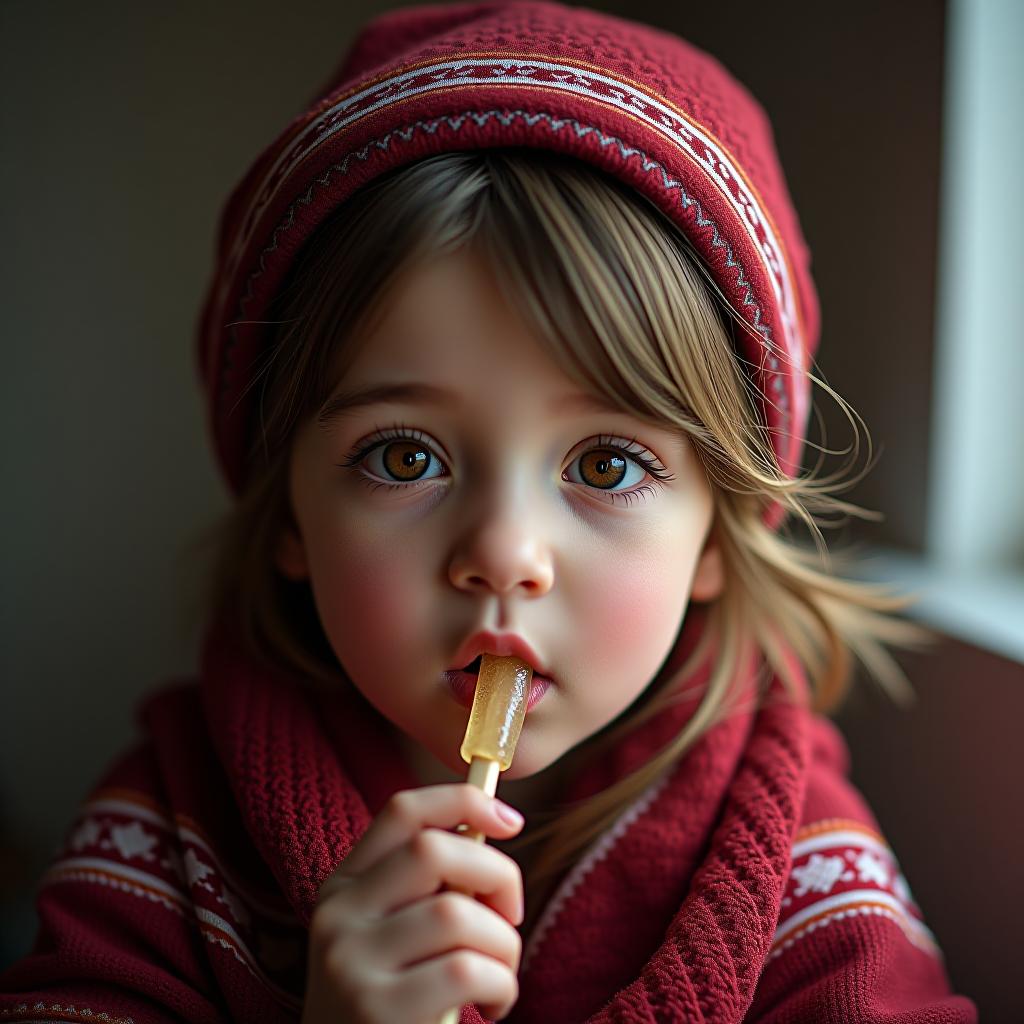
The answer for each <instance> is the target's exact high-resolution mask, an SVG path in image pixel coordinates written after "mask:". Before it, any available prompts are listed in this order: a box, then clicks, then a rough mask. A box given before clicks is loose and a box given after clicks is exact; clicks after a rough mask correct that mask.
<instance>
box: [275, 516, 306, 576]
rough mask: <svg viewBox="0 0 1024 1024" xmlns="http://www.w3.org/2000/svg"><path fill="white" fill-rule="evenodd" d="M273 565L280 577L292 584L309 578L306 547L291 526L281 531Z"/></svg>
mask: <svg viewBox="0 0 1024 1024" xmlns="http://www.w3.org/2000/svg"><path fill="white" fill-rule="evenodd" d="M274 563H275V564H276V566H277V568H278V569H279V570H280V572H281V573H282V575H284V576H285V577H287V578H288V579H290V580H291V581H292V582H293V583H297V582H299V581H300V580H305V579H308V578H309V562H308V560H307V559H306V546H305V544H303V542H302V538H301V537H300V536H299V533H298V530H296V529H295V527H293V526H286V527H285V528H284V529H283V530H282V531H281V536H280V537H279V538H278V541H277V550H276V551H275V552H274Z"/></svg>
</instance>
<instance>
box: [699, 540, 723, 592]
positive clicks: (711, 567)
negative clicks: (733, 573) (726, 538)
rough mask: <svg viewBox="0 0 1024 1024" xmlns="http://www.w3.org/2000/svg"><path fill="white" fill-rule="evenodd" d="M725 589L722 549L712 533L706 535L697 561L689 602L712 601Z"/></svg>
mask: <svg viewBox="0 0 1024 1024" xmlns="http://www.w3.org/2000/svg"><path fill="white" fill-rule="evenodd" d="M724 589H725V568H724V566H723V565H722V549H721V548H720V547H719V546H718V542H717V541H716V539H715V535H714V533H711V534H709V535H708V539H707V540H706V541H705V542H704V550H703V551H702V552H701V555H700V558H699V559H698V561H697V568H696V570H695V571H694V574H693V584H692V585H691V587H690V600H691V601H698V602H704V601H714V600H715V598H716V597H718V596H719V595H720V594H721V593H722V591H723V590H724Z"/></svg>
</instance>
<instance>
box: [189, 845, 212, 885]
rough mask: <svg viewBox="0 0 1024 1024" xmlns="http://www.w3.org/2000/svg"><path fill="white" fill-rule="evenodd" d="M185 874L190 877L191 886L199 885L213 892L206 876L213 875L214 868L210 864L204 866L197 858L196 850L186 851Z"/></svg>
mask: <svg viewBox="0 0 1024 1024" xmlns="http://www.w3.org/2000/svg"><path fill="white" fill-rule="evenodd" d="M185 874H186V875H187V876H188V884H189V885H199V886H202V887H203V888H204V889H210V890H211V892H212V886H211V885H210V883H209V882H207V881H206V876H207V875H212V874H213V868H211V867H210V865H209V864H204V863H203V862H202V861H201V860H200V859H199V858H198V857H197V856H196V854H195V850H186V851H185Z"/></svg>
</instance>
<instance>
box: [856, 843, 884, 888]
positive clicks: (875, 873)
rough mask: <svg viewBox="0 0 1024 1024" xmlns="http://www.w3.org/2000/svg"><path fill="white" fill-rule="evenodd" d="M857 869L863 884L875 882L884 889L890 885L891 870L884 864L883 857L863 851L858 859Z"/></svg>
mask: <svg viewBox="0 0 1024 1024" xmlns="http://www.w3.org/2000/svg"><path fill="white" fill-rule="evenodd" d="M856 867H857V874H858V875H859V876H860V880H861V881H862V882H874V883H875V884H876V885H880V886H883V887H884V886H886V885H888V884H889V870H888V868H886V866H885V864H884V863H883V862H882V859H881V857H876V856H875V855H874V854H873V853H869V852H868V851H867V850H862V851H861V854H860V856H859V857H858V858H857V861H856Z"/></svg>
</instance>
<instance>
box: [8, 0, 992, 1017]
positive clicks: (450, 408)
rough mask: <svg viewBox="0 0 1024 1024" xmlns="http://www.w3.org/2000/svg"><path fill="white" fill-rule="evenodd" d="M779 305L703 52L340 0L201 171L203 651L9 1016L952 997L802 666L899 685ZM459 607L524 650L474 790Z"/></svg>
mask: <svg viewBox="0 0 1024 1024" xmlns="http://www.w3.org/2000/svg"><path fill="white" fill-rule="evenodd" d="M817 329H818V313H817V308H816V300H815V295H814V290H813V285H812V282H811V279H810V276H809V272H808V254H807V251H806V247H805V245H804V242H803V239H802V237H801V234H800V230H799V227H798V224H797V220H796V216H795V214H794V212H793V210H792V208H791V206H790V202H789V198H788V194H787V191H786V187H785V185H784V182H783V179H782V175H781V171H780V169H779V166H778V162H777V158H776V156H775V153H774V149H773V145H772V142H771V135H770V128H769V125H768V123H767V121H766V119H765V117H764V115H763V113H762V112H761V110H760V109H759V107H758V106H757V105H756V104H755V103H754V101H753V100H752V99H751V98H750V97H749V95H748V94H747V93H746V92H745V91H744V90H743V89H742V87H740V86H739V85H738V84H737V83H736V82H735V81H733V80H732V79H731V78H730V77H729V76H728V74H727V73H726V72H725V71H724V70H723V69H722V68H721V66H719V65H718V64H717V63H716V62H714V61H713V60H712V59H711V58H709V57H708V56H706V55H705V54H703V53H701V52H700V51H698V50H696V49H694V48H693V47H691V46H690V45H688V44H686V43H684V42H682V41H681V40H679V39H677V38H675V37H674V36H671V35H667V34H665V33H661V32H656V31H653V30H651V29H648V28H645V27H642V26H639V25H636V24H632V23H629V22H626V21H623V20H619V19H616V18H612V17H609V16H606V15H602V14H596V13H593V12H590V11H586V10H583V9H578V8H566V7H561V6H559V5H556V4H550V3H533V2H526V3H515V4H507V3H501V2H496V3H487V4H480V5H473V6H463V5H445V6H433V7H420V8H415V9H410V10H402V11H398V12H392V13H390V14H388V15H386V16H384V17H381V18H378V19H377V20H376V21H374V22H373V23H372V24H371V25H370V26H369V27H368V28H367V29H366V30H365V31H364V32H363V34H362V35H361V36H360V37H359V39H358V41H357V42H356V44H355V46H354V49H353V51H352V52H351V54H350V55H349V56H348V58H347V59H346V61H345V63H344V64H343V66H342V67H341V69H340V70H339V72H338V73H337V74H336V75H335V76H334V77H333V78H332V80H331V81H330V83H329V84H328V86H327V87H326V88H325V89H324V90H323V92H322V94H321V95H320V96H319V97H318V98H317V99H316V100H315V102H314V103H313V104H312V105H311V107H310V109H309V110H308V111H307V112H305V113H304V114H302V115H301V116H300V117H298V118H297V119H296V120H295V121H294V122H293V123H292V124H291V125H290V126H289V127H288V128H287V129H286V130H285V132H284V133H283V134H282V135H281V136H280V137H279V138H278V139H277V140H276V141H275V142H274V143H273V144H271V145H270V146H269V147H268V148H267V149H266V150H265V151H264V152H263V153H262V154H261V156H260V157H259V159H258V160H257V161H256V164H255V165H254V167H253V168H252V169H251V171H250V172H249V173H248V175H247V176H246V177H245V179H244V181H243V182H242V183H241V184H240V186H239V187H238V188H237V189H236V191H235V192H234V194H233V195H232V197H231V199H230V201H229V203H228V205H227V208H226V210H225V213H224V217H223V222H222V230H221V235H220V244H219V252H218V262H217V267H216V273H215V277H214V281H213V283H212V286H211V289H210V293H209V297H208V300H207V305H206V309H205V314H204V317H203V321H202V326H201V365H202V374H203V381H204V385H205V388H206V391H207V394H208V396H209V410H210V422H211V428H212V434H213V437H214V441H215V446H216V451H217V454H218V457H219V459H220V462H221V465H222V467H223V469H224V472H225V474H226V476H227V479H228V480H229V481H230V483H231V485H232V487H233V488H234V490H235V491H236V493H237V495H238V503H237V506H236V508H235V509H234V511H233V513H232V515H231V518H230V522H229V523H228V524H227V525H226V528H225V530H224V532H223V535H222V537H223V539H222V544H221V547H220V549H219V550H220V557H219V564H218V571H217V575H216V579H215V581H214V585H213V587H212V598H211V616H210V625H209V628H208V630H207V632H206V635H205V640H204V648H203V656H202V665H201V670H200V673H199V677H198V678H197V679H194V680H185V681H180V682H178V683H175V684H173V685H171V686H168V687H166V688H164V689H162V690H161V691H160V692H158V693H156V694H155V695H153V696H152V697H150V698H149V699H148V700H147V701H146V702H145V703H144V704H143V706H142V708H141V711H140V724H141V727H142V729H143V737H142V739H141V740H140V742H139V743H138V744H137V745H136V746H135V747H134V748H133V749H131V750H130V751H128V752H127V753H126V754H125V755H124V756H123V757H121V758H120V759H119V760H118V761H116V762H115V764H114V765H113V766H112V767H111V769H110V771H109V772H108V774H107V775H106V776H105V777H104V778H103V779H102V781H101V782H100V784H99V785H98V786H97V788H96V789H95V791H94V792H93V793H92V795H91V797H90V798H89V800H88V801H87V802H86V804H85V805H84V806H83V808H82V811H81V815H80V817H79V819H78V820H77V821H76V822H75V824H74V826H73V827H72V828H71V829H70V830H69V833H68V839H67V843H66V847H65V848H64V850H63V851H62V852H61V853H60V855H59V856H58V857H57V859H56V860H55V862H54V863H53V865H52V866H51V868H50V869H49V871H48V872H47V874H46V876H45V877H44V879H43V881H42V884H41V887H40V891H39V895H38V912H39V917H40V923H41V928H40V932H39V935H38V938H37V941H36V944H35V946H34V947H33V949H32V952H31V954H30V955H29V956H27V957H26V958H25V959H24V960H23V961H22V962H20V963H19V964H16V965H15V966H14V967H13V968H11V969H10V970H9V971H8V972H7V973H6V975H5V976H4V977H3V979H2V980H0V990H2V991H3V992H5V993H8V994H7V995H5V996H3V997H0V1020H2V1021H58V1020H59V1021H83V1020H97V1019H98V1020H104V1021H122V1022H123V1021H134V1022H136V1024H141V1022H143V1021H147V1022H148V1021H154V1022H171V1021H182V1020H185V1021H189V1022H197V1024H199V1022H209V1024H213V1022H218V1024H219V1022H225V1021H245V1022H249V1024H252V1022H264V1021H266V1022H271V1021H295V1020H301V1021H303V1022H305V1024H327V1022H329V1021H358V1022H371V1021H373V1022H376V1021H389V1022H418V1021H423V1022H434V1021H437V1020H439V1019H441V1018H442V1017H443V1015H444V1014H445V1012H446V1011H448V1010H451V1009H454V1008H457V1007H462V1010H461V1020H462V1021H463V1022H469V1021H474V1022H479V1021H480V1020H481V1019H482V1018H484V1019H486V1018H496V1017H503V1016H506V1015H507V1016H508V1019H510V1020H514V1021H523V1022H526V1021H559V1022H562V1021H584V1020H587V1021H697V1020H702V1021H703V1020H707V1021H722V1022H724V1021H739V1020H741V1019H742V1020H749V1021H759V1022H792V1021H837V1022H838V1021H883V1020H885V1021H890V1020H899V1021H902V1022H910V1021H922V1022H924V1021H928V1022H933V1024H934V1022H940V1021H942V1022H946V1021H950V1022H951V1021H958V1022H960V1021H972V1020H974V1019H975V1013H974V1009H973V1007H972V1005H971V1003H970V1002H969V1001H968V1000H966V999H964V998H962V997H958V996H955V995H952V994H951V993H950V991H949V985H948V982H947V978H946V974H945V971H944V967H943V963H942V957H941V953H940V951H939V950H938V949H937V947H936V945H935V942H934V939H933V937H932V935H931V933H930V932H929V931H928V929H927V927H926V926H925V924H924V923H923V921H922V919H921V915H920V912H919V910H918V908H917V906H916V905H915V903H914V901H913V898H912V896H911V894H910V891H909V889H908V887H907V883H906V881H905V880H904V879H903V877H902V875H901V874H900V872H899V868H898V866H897V863H896V861H895V859H894V857H893V853H892V851H891V850H890V849H889V847H888V846H887V845H886V843H885V840H884V839H883V837H882V836H881V835H880V834H879V830H878V826H877V824H876V823H875V821H874V819H873V817H872V815H871V812H870V811H869V810H868V808H867V807H866V806H865V804H864V801H863V799H862V798H861V797H860V796H859V795H858V794H857V793H856V791H855V790H853V789H852V788H851V786H850V785H849V783H848V782H847V781H846V778H845V776H846V771H847V767H848V765H847V754H846V749H845V746H844V744H843V741H842V739H841V738H840V736H839V734H838V732H837V731H836V729H835V728H834V727H833V726H832V725H831V724H829V723H828V722H827V720H826V719H824V718H823V717H821V715H820V714H819V713H818V712H820V711H821V710H827V709H829V708H831V707H834V706H835V704H836V702H837V701H838V700H839V698H840V697H841V696H842V694H843V691H844V688H845V686H846V684H847V680H848V677H849V675H850V672H851V664H852V655H853V654H856V655H858V656H859V657H860V658H861V659H862V660H863V661H864V662H865V663H866V664H867V665H868V666H869V667H870V668H871V669H872V670H873V671H874V673H875V675H876V676H877V677H878V678H879V679H880V680H881V681H882V682H883V683H885V684H886V685H887V686H888V687H889V688H890V689H891V690H892V692H893V693H894V694H895V695H897V696H898V695H899V694H900V693H901V692H902V691H901V689H900V687H901V686H903V685H905V682H904V681H903V680H902V678H901V676H900V675H899V671H898V669H897V668H896V666H895V663H894V662H893V661H892V660H891V659H890V657H889V656H888V655H887V653H886V651H885V647H884V644H886V643H896V642H901V641H908V640H910V639H912V632H911V630H910V627H909V626H907V625H905V624H903V623H901V622H900V621H899V620H897V619H895V618H890V617H889V616H888V613H890V612H892V611H893V610H895V609H896V608H898V607H900V603H899V601H898V600H896V599H895V598H893V597H891V596H889V595H887V594H886V593H884V592H882V591H881V590H879V589H877V588H870V587H867V586H864V585H859V584H855V583H852V582H845V581H843V580H840V579H837V578H835V577H834V576H833V575H831V573H830V571H829V569H828V563H827V560H826V559H825V558H824V556H823V555H822V556H821V557H819V556H812V555H811V554H809V553H807V552H806V551H805V550H804V549H803V548H801V547H800V546H798V545H797V543H796V542H795V540H794V537H793V536H792V534H791V533H790V531H789V526H788V524H789V523H790V522H792V521H794V520H795V521H799V522H802V523H803V524H806V526H807V527H809V528H810V530H811V533H812V535H814V536H816V537H817V539H818V540H819V542H820V534H818V533H817V518H816V516H815V513H822V512H825V513H828V512H859V511H860V510H857V509H855V508H853V507H851V506H849V505H847V504H845V503H843V502H841V501H839V500H838V499H837V498H835V497H834V494H835V492H836V490H837V489H838V488H839V487H840V486H841V485H842V484H841V481H840V480H839V478H838V477H830V478H824V479H822V478H816V477H814V476H813V474H812V475H810V476H804V477H801V476H800V475H799V467H800V458H801V450H802V445H803V436H804V430H805V428H806V424H807V420H808V410H809V389H810V381H811V380H812V377H811V374H810V370H809V368H810V365H811V358H812V355H813V353H814V351H815V346H816V341H817ZM484 653H492V654H498V655H507V654H515V655H517V656H519V657H521V658H523V659H525V660H526V661H528V662H529V663H530V664H531V666H532V667H533V669H534V673H535V674H534V677H533V679H534V681H533V686H532V689H531V692H530V707H529V710H528V712H527V716H526V721H525V725H524V727H523V731H522V736H521V738H520V741H519V744H518V748H517V750H516V753H515V757H514V760H513V763H512V766H511V767H510V768H509V770H508V771H507V773H505V775H503V776H502V780H501V783H500V788H499V794H500V797H501V799H500V800H499V799H493V798H490V797H487V796H485V795H484V794H483V793H481V792H480V791H478V790H476V789H474V788H472V787H470V786H468V785H466V784H465V783H464V781H463V780H464V778H465V770H466V766H465V764H464V763H463V762H462V760H461V758H460V756H459V746H460V742H461V739H462V734H463V732H464V730H465V727H466V722H467V716H468V711H467V705H468V702H469V701H471V699H472V693H473V686H474V684H475V679H474V678H473V676H474V672H475V670H476V668H477V666H478V664H479V658H480V656H481V655H482V654H484ZM517 811H518V812H519V813H517ZM523 816H525V824H524V820H523ZM459 825H468V826H469V827H470V828H472V829H476V830H479V831H481V832H483V833H484V834H485V836H487V837H489V839H490V840H491V842H490V843H489V844H475V843H473V842H471V841H470V839H469V838H467V837H466V836H463V835H460V834H459V832H458V830H457V829H458V826H459Z"/></svg>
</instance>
